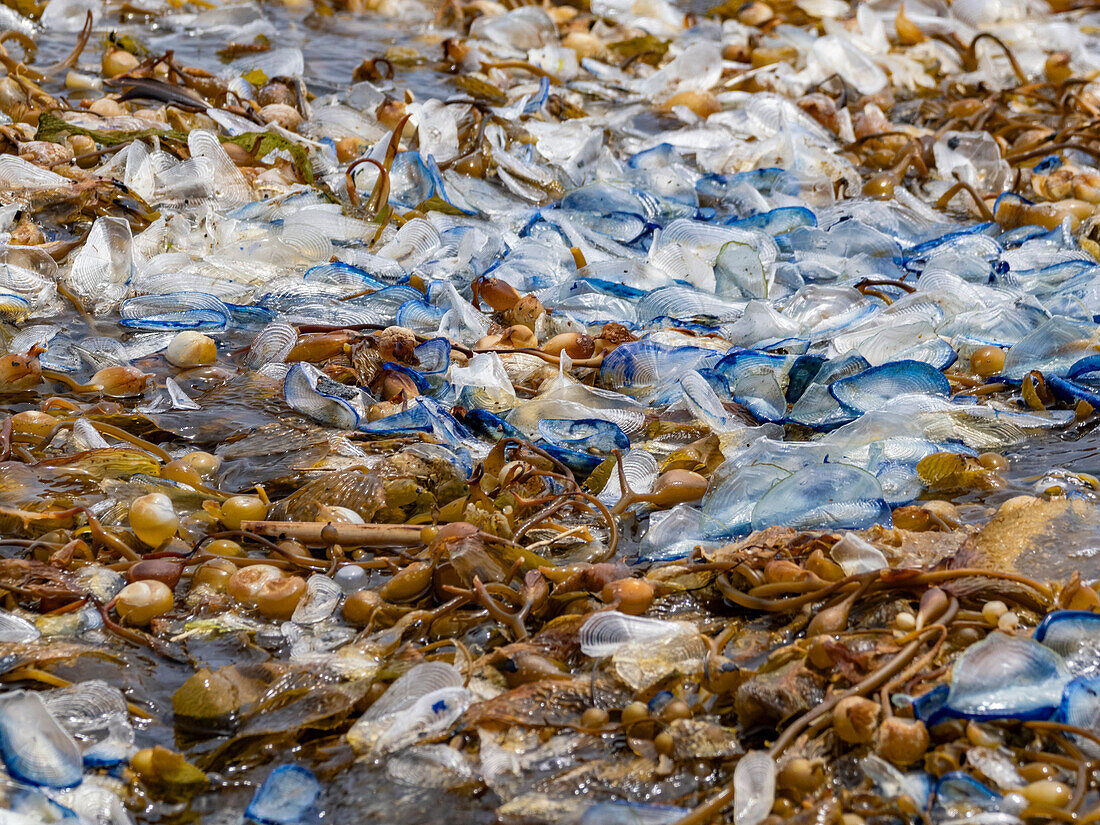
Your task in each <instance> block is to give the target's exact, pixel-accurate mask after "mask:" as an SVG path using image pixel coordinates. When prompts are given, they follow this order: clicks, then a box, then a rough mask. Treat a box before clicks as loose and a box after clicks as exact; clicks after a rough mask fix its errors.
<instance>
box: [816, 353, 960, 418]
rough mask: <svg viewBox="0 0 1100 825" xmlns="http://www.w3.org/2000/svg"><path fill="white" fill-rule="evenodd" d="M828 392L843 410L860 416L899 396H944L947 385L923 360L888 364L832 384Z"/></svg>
mask: <svg viewBox="0 0 1100 825" xmlns="http://www.w3.org/2000/svg"><path fill="white" fill-rule="evenodd" d="M829 392H830V393H832V396H833V398H835V399H836V400H837V401H838V402H839V403H840V405H841V406H842V407H844V408H845V409H846V410H848V411H849V412H853V413H856V414H858V415H862V414H863V413H865V412H869V411H871V410H878V409H882V408H883V407H885V406H887V405H888V404H889V403H890V402H891V401H892V400H893V399H895V398H897V397H898V396H899V395H916V394H919V395H939V396H948V395H950V394H951V385H950V384H949V383H948V382H947V377H946V376H945V375H944V374H943V373H942V372H940V371H939V370H938V369H936V368H935V367H933V366H932V365H930V364H926V363H924V362H923V361H892V362H890V363H889V364H883V365H881V366H878V367H871V368H870V369H868V370H864V371H863V372H861V373H858V374H856V375H853V376H850V377H848V378H841V379H840V380H838V381H834V382H833V383H832V384H831V385H830V386H829Z"/></svg>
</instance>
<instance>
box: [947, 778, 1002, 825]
mask: <svg viewBox="0 0 1100 825" xmlns="http://www.w3.org/2000/svg"><path fill="white" fill-rule="evenodd" d="M934 799H935V802H934V803H933V806H932V817H933V820H932V821H934V822H945V821H958V820H960V819H961V820H962V821H967V820H971V819H976V814H978V812H980V811H989V812H993V811H996V810H997V808H998V803H999V802H1000V801H1001V795H1000V794H999V793H997V792H996V791H995V790H993V789H992V788H989V787H986V786H985V785H983V784H982V783H981V782H979V781H978V780H977V779H975V778H974V777H972V776H970V775H969V774H967V773H964V772H962V771H949V772H947V773H945V774H944V775H943V776H941V777H940V778H939V781H937V782H936V790H935V795H934Z"/></svg>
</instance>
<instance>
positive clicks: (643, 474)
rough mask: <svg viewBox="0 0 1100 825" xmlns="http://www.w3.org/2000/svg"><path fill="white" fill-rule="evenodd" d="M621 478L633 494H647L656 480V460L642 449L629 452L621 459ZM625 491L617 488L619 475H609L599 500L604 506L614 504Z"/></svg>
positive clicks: (616, 473) (615, 473) (613, 473)
mask: <svg viewBox="0 0 1100 825" xmlns="http://www.w3.org/2000/svg"><path fill="white" fill-rule="evenodd" d="M621 463H622V471H623V476H625V477H626V483H627V486H629V487H630V489H631V490H632V491H633V492H635V493H648V492H649V491H650V490H652V489H653V482H655V481H656V480H657V459H655V458H654V457H653V456H652V455H650V454H649V453H648V452H646V451H645V450H642V449H638V450H631V451H630V452H629V453H627V454H626V455H625V456H623V457H622V461H621ZM624 492H625V490H623V489H622V487H620V486H619V474H618V472H617V471H615V472H612V473H611V478H609V479H608V480H607V484H606V485H604V488H603V489H602V490H601V491H600V494H599V496H598V498H599V500H600V501H602V502H603V503H604V504H607V505H611V504H615V503H616V502H617V501H618V500H619V499H620V498H622V495H623V493H624Z"/></svg>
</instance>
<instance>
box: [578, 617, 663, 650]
mask: <svg viewBox="0 0 1100 825" xmlns="http://www.w3.org/2000/svg"><path fill="white" fill-rule="evenodd" d="M683 632H684V627H683V626H682V625H680V624H678V623H676V622H666V621H664V620H662V619H647V618H646V617H644V616H628V615H627V614H625V613H620V612H619V611H617V610H607V611H604V612H602V613H596V614H594V615H592V616H589V617H588V619H587V620H586V621H585V623H584V624H582V625H581V627H580V630H579V631H577V636H578V638H579V639H580V644H581V652H582V653H584V655H585V656H592V657H594V658H599V657H602V656H611V655H612V654H613V653H615V651H617V650H619V649H620V648H622V647H625V646H626V645H628V644H631V643H634V642H659V641H663V640H665V639H671V638H672V637H674V636H678V635H680V634H681V633H683Z"/></svg>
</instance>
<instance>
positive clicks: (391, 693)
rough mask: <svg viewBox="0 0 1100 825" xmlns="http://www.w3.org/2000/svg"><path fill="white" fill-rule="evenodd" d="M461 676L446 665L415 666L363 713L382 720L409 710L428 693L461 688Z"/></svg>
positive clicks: (428, 664)
mask: <svg viewBox="0 0 1100 825" xmlns="http://www.w3.org/2000/svg"><path fill="white" fill-rule="evenodd" d="M462 682H463V679H462V674H461V673H459V672H458V670H457V669H456V668H455V667H454V666H453V665H449V664H446V663H445V662H424V663H423V664H419V665H416V666H415V667H414V668H412V669H411V670H409V671H408V672H407V673H405V674H404V675H403V676H401V677H400V678H398V679H397V680H396V681H394V682H393V684H391V685H390V686H389V687H388V688H386V692H385V693H383V694H382V696H381V697H379V699H378V701H377V702H375V703H374V704H373V705H371V706H370V707H369V708H368V709H367V712H366V713H364V714H363V718H365V719H381V718H382V717H383V716H386V715H387V714H390V713H395V712H396V711H399V710H402V709H403V708H407V707H410V706H411V705H413V704H414V703H415V702H416V701H417V700H419V699H421V698H422V697H424V696H427V695H428V694H429V693H432V692H434V691H437V690H442V689H443V688H448V687H461V686H462Z"/></svg>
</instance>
